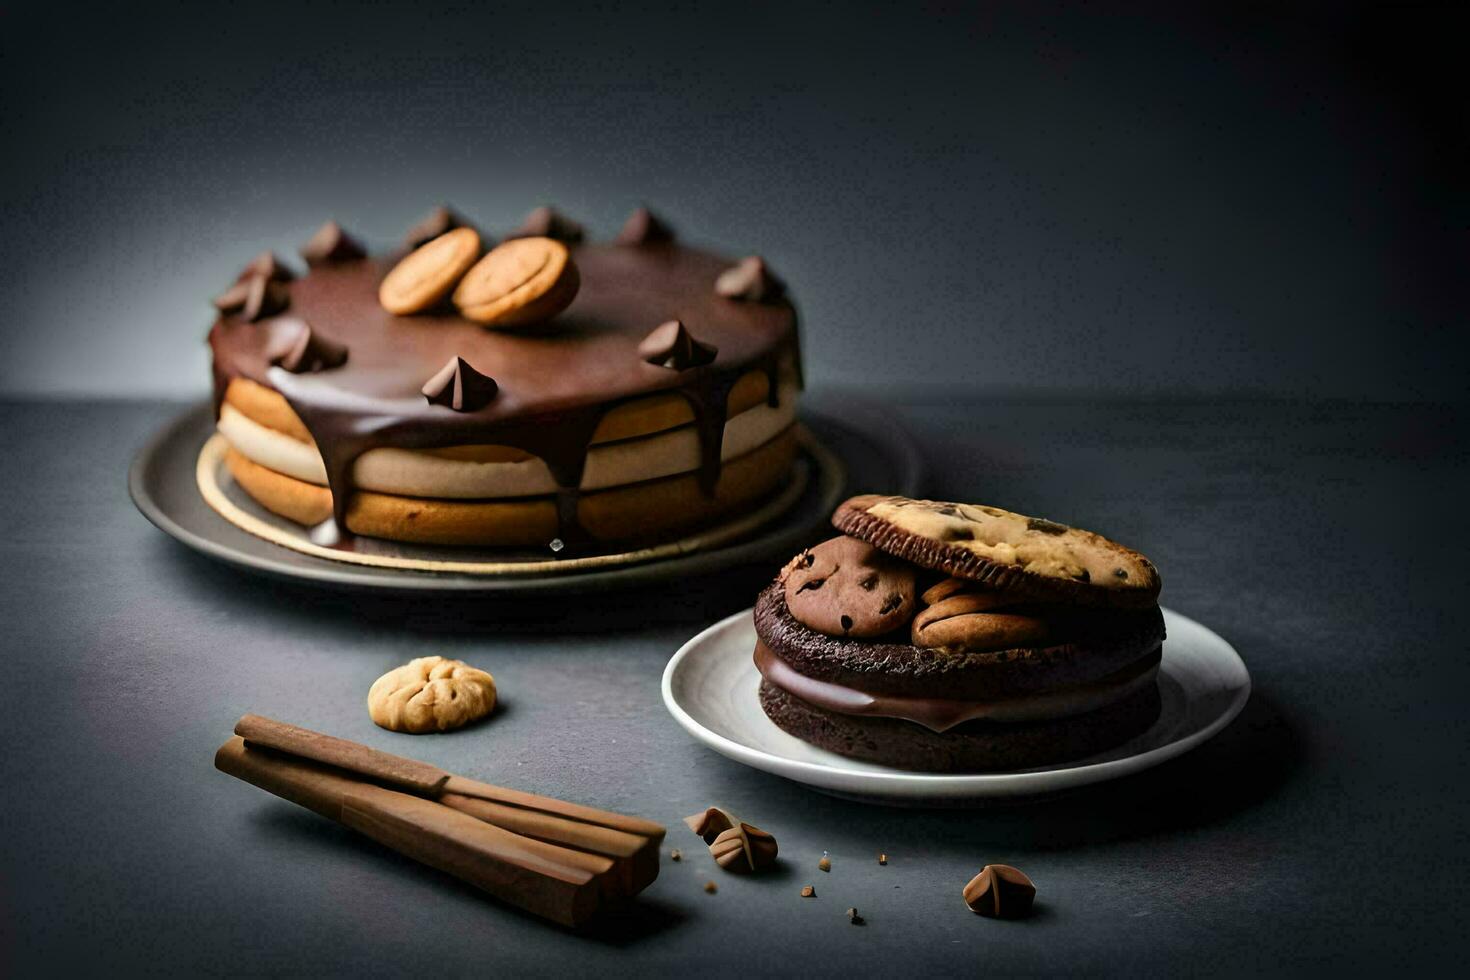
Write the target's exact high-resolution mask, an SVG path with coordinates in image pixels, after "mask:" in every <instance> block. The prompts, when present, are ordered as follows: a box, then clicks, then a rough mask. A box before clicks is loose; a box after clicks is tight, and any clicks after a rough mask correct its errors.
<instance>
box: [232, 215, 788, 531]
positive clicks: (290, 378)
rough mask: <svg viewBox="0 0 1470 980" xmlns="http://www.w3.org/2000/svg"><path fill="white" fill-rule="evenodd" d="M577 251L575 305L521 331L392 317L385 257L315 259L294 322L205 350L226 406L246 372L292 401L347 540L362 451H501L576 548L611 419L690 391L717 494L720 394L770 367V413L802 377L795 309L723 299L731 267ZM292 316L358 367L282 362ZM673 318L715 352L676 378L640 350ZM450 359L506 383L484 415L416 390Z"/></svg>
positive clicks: (683, 254)
mask: <svg viewBox="0 0 1470 980" xmlns="http://www.w3.org/2000/svg"><path fill="white" fill-rule="evenodd" d="M572 257H573V260H574V261H575V262H576V263H577V266H578V268H579V270H580V272H581V277H582V286H581V290H580V291H579V292H578V294H577V297H576V299H575V300H574V301H573V302H572V304H571V306H569V307H568V308H567V309H566V310H564V311H562V312H561V313H559V314H558V315H557V316H556V317H555V318H554V319H553V320H552V321H551V322H550V323H549V324H542V325H538V326H537V329H536V330H535V331H534V332H524V333H517V332H511V331H504V330H487V329H485V328H484V327H482V326H480V325H479V324H477V323H474V322H472V321H470V320H467V319H465V318H463V317H460V316H458V315H456V314H453V313H441V314H427V315H426V314H420V315H415V316H394V315H393V314H391V313H388V312H387V311H385V310H384V309H383V308H382V307H381V306H380V305H379V304H378V298H377V292H378V284H379V283H380V282H381V281H382V279H383V277H384V276H385V275H386V274H387V273H388V271H389V270H390V269H391V268H392V260H391V259H376V258H360V259H350V260H346V261H341V260H339V261H335V262H331V263H329V264H318V265H314V266H313V267H312V268H311V270H310V272H309V273H308V274H307V275H306V276H304V277H302V278H301V279H299V280H297V281H296V282H293V283H291V284H290V285H289V289H290V316H289V317H271V318H267V319H265V320H262V321H261V322H259V323H250V322H247V321H246V320H245V319H244V318H243V317H241V316H240V315H238V314H233V313H229V314H222V315H221V316H220V317H219V318H218V319H217V320H216V321H215V323H214V325H213V327H212V328H211V330H210V332H209V344H210V348H211V350H212V351H213V354H214V383H215V405H216V410H218V407H219V404H220V402H221V400H222V399H223V397H224V390H225V388H226V387H227V386H228V384H229V382H230V381H231V380H232V379H233V378H237V377H239V378H247V379H249V380H251V381H255V382H257V383H259V384H262V385H265V386H266V387H269V388H274V389H275V390H276V391H279V392H280V393H281V394H282V395H283V396H285V398H286V400H287V402H289V403H290V405H291V407H292V408H293V409H294V410H295V411H296V414H297V415H298V416H300V417H301V421H302V423H303V424H304V425H305V426H306V428H307V430H308V431H310V432H311V435H312V438H313V439H314V440H315V441H316V444H317V448H318V449H319V450H320V452H321V454H322V459H323V461H324V462H325V464H326V470H327V483H328V486H329V487H330V489H331V491H332V500H333V506H334V508H335V515H334V516H335V521H336V524H337V527H338V529H339V530H340V531H341V532H342V533H343V537H344V538H345V537H346V533H345V528H346V525H345V523H344V520H343V519H344V516H345V513H346V507H347V503H348V498H349V496H350V493H351V483H350V474H351V472H352V463H353V461H354V460H356V459H357V457H358V456H359V455H361V454H362V453H364V452H366V451H367V450H369V449H374V448H378V447H397V448H405V449H425V448H436V447H444V446H456V445H506V446H513V447H516V448H518V449H522V450H524V451H526V452H529V453H532V454H534V455H536V456H539V457H540V458H541V459H542V460H544V461H545V463H546V465H547V467H548V468H549V469H550V470H551V473H552V475H553V477H554V478H555V479H556V482H557V484H558V486H559V487H560V488H561V489H560V492H559V494H558V506H559V513H560V515H561V538H562V539H563V540H564V541H565V542H566V543H567V544H568V545H573V544H575V543H579V542H581V541H582V540H583V535H582V534H581V533H580V529H579V528H578V527H577V524H576V509H577V499H578V495H577V487H578V486H579V484H580V483H581V479H582V469H583V466H584V464H585V462H586V456H587V450H588V447H589V444H590V442H591V439H592V435H593V433H594V432H595V430H596V429H597V425H598V423H599V422H600V421H601V419H602V416H603V415H604V414H605V413H606V412H607V411H608V410H609V409H610V408H613V407H615V406H617V405H619V404H622V403H624V402H627V401H631V400H634V399H638V398H642V397H647V396H650V395H657V394H660V393H666V392H674V393H678V394H680V395H682V396H683V397H684V398H685V399H686V400H687V401H688V403H689V406H690V408H691V409H692V411H693V415H694V425H695V428H696V431H697V432H698V434H699V438H700V447H701V465H700V471H699V473H700V484H701V486H702V487H703V488H704V490H705V492H706V493H709V492H712V491H713V489H714V486H715V483H716V481H717V480H718V479H719V474H720V447H721V440H722V437H723V434H724V427H725V412H726V398H727V396H728V395H729V392H730V389H731V388H732V387H733V386H734V384H735V382H736V380H738V379H739V378H740V377H741V376H742V375H744V374H746V373H747V372H749V371H752V370H758V371H763V372H764V373H765V374H766V376H767V378H768V380H769V381H770V394H769V401H770V403H771V404H772V405H775V404H776V403H777V401H778V398H779V385H778V383H777V382H778V377H777V372H778V368H779V365H780V363H781V361H782V359H783V358H784V357H789V358H790V359H791V361H792V362H793V363H795V364H796V365H797V367H798V371H799V364H800V361H799V355H798V350H797V328H796V311H795V310H794V308H793V307H792V305H791V304H790V302H788V301H787V300H786V299H784V298H780V299H777V300H774V301H771V302H741V301H737V300H732V299H727V298H725V297H722V296H720V295H718V294H717V293H716V292H715V289H714V283H715V280H716V279H717V278H718V277H719V275H720V273H721V272H722V271H724V270H725V269H727V268H728V267H729V264H730V263H729V260H728V259H723V258H720V257H718V256H714V255H709V254H707V253H704V252H700V251H696V250H694V249H690V248H685V247H683V246H679V245H675V244H672V243H650V244H648V245H645V246H643V247H641V248H627V247H619V246H617V245H611V244H607V245H604V244H590V245H577V246H574V247H573V248H572ZM295 317H299V318H302V319H305V320H307V321H308V322H309V323H310V324H311V329H312V331H313V332H314V333H316V334H317V335H318V336H320V337H321V338H323V339H325V340H329V341H335V342H336V343H338V344H341V345H344V346H346V347H347V348H348V349H350V350H351V352H352V356H351V358H350V359H349V360H348V361H347V362H346V363H344V364H342V365H341V366H339V367H335V368H332V369H330V370H324V371H320V372H318V373H311V374H299V375H298V374H291V373H290V372H288V371H285V370H282V369H281V368H279V367H274V366H272V365H271V363H270V362H271V357H272V355H273V354H276V353H278V352H279V350H280V346H279V345H280V343H281V339H282V338H281V337H280V335H281V334H282V333H283V332H286V331H289V330H291V327H292V326H293V325H292V324H290V323H283V322H280V321H289V320H290V319H291V318H295ZM675 318H677V319H679V320H681V321H683V322H684V323H686V324H688V325H689V326H690V329H691V330H693V331H695V332H696V333H697V334H698V336H699V337H700V338H701V339H703V340H705V341H706V342H708V343H709V344H710V345H712V346H714V347H715V348H717V350H718V355H717V356H716V357H715V358H714V360H713V361H712V362H711V363H709V364H705V365H702V366H699V367H694V368H691V369H689V370H686V371H670V370H668V369H667V368H664V367H660V366H656V365H653V364H649V363H647V362H646V361H644V360H643V359H642V358H641V357H640V356H639V354H638V345H639V343H640V342H641V341H642V340H643V339H644V338H645V336H646V335H647V333H648V330H649V324H651V323H652V324H657V323H660V322H663V321H666V320H669V319H675ZM273 344H274V346H273ZM455 357H463V358H464V359H465V360H466V361H468V362H469V363H471V364H473V365H474V366H475V368H476V369H477V370H478V371H480V372H483V373H484V374H486V375H489V376H490V377H493V378H494V379H495V380H496V381H497V382H498V384H499V391H498V393H497V395H496V397H495V398H494V399H493V400H491V401H489V402H488V403H487V404H486V405H484V406H483V407H481V408H479V409H477V410H475V411H454V410H453V409H451V408H449V407H445V406H440V405H434V404H428V403H426V401H425V398H424V395H423V394H422V388H423V385H424V382H425V379H428V378H431V377H433V376H434V375H435V374H436V373H437V372H439V371H440V370H441V369H442V368H443V367H444V365H445V364H446V363H447V362H448V361H449V360H450V359H451V358H455ZM568 550H569V551H570V550H574V549H570V548H569V549H568Z"/></svg>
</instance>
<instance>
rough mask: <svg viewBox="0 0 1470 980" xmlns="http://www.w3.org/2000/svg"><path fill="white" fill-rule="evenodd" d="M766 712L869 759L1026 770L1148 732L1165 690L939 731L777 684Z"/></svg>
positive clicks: (784, 725) (800, 734)
mask: <svg viewBox="0 0 1470 980" xmlns="http://www.w3.org/2000/svg"><path fill="white" fill-rule="evenodd" d="M760 702H761V709H762V710H763V711H764V712H765V713H766V717H768V718H770V719H771V721H773V722H775V724H776V726H777V727H778V728H780V729H781V730H782V731H785V732H786V733H787V734H789V735H792V736H795V737H796V738H799V739H801V740H802V741H804V742H808V743H810V744H812V745H815V746H817V747H818V748H823V749H826V750H828V751H829V752H836V753H837V754H838V755H844V756H847V757H849V758H853V759H862V760H863V761H865V762H876V763H878V764H880V765H887V766H894V767H895V768H898V769H905V770H912V771H918V772H979V771H987V770H988V771H996V770H1006V769H1026V768H1030V767H1032V766H1044V765H1049V764H1052V763H1056V762H1063V761H1066V760H1070V759H1077V758H1081V757H1084V756H1090V755H1096V754H1097V753H1099V752H1104V751H1106V750H1108V749H1110V748H1113V747H1114V746H1116V745H1119V744H1121V743H1123V742H1126V741H1127V740H1128V739H1130V738H1133V737H1134V736H1136V735H1140V734H1142V733H1143V732H1145V731H1147V730H1148V727H1149V726H1150V725H1152V724H1153V723H1154V721H1155V720H1157V718H1158V717H1159V709H1160V698H1159V686H1158V685H1157V684H1147V685H1145V686H1143V687H1141V688H1139V689H1138V690H1136V691H1134V692H1133V693H1132V694H1130V695H1128V696H1127V697H1125V698H1123V699H1122V700H1120V701H1115V702H1113V703H1112V704H1110V705H1107V706H1106V707H1103V708H1100V709H1098V710H1097V711H1089V712H1087V713H1086V714H1081V715H1073V716H1071V717H1069V718H1061V719H1057V720H1054V721H1035V722H1026V723H1022V724H1014V725H1001V724H996V723H994V722H988V721H971V722H966V723H965V724H963V725H958V726H956V727H954V728H951V729H949V730H948V731H945V732H932V731H930V730H929V729H927V728H924V727H923V726H921V725H916V724H914V723H913V722H909V721H901V720H899V719H896V718H861V717H857V716H854V715H844V714H838V713H837V712H834V711H827V710H825V709H823V708H819V707H817V706H816V705H814V704H810V703H808V702H806V701H803V700H801V699H800V698H798V697H796V696H795V695H792V694H788V693H787V692H785V691H783V690H781V689H780V688H779V687H776V686H774V685H772V684H771V683H769V682H766V681H762V683H761V686H760Z"/></svg>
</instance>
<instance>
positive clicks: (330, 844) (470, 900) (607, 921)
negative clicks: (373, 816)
mask: <svg viewBox="0 0 1470 980" xmlns="http://www.w3.org/2000/svg"><path fill="white" fill-rule="evenodd" d="M252 824H253V827H254V830H255V831H256V832H258V833H259V835H260V840H259V841H258V842H257V843H260V844H263V845H266V846H268V845H269V844H270V843H271V842H272V841H281V842H283V843H287V844H289V845H291V846H294V845H297V844H300V843H301V842H302V841H306V842H307V843H309V844H310V846H311V847H313V848H314V849H318V850H322V851H335V852H337V854H338V855H339V856H340V858H341V859H342V862H343V864H344V866H347V865H358V864H361V865H363V866H368V867H377V868H382V869H389V868H391V869H392V873H393V874H394V875H395V876H399V875H401V876H403V877H404V880H405V884H406V885H407V884H408V883H409V882H410V881H417V882H419V883H423V884H427V885H429V886H431V887H433V888H434V889H435V891H436V893H439V894H442V895H443V896H444V898H445V900H453V901H456V902H459V903H461V904H462V905H463V906H464V907H466V908H468V909H470V910H471V911H473V909H474V908H475V907H477V906H479V907H483V908H484V913H485V914H486V915H495V916H510V917H513V918H516V919H520V920H523V921H525V922H528V923H534V924H535V925H536V926H538V927H542V928H545V929H549V930H552V931H554V932H560V933H564V934H566V935H568V936H575V937H581V938H583V939H588V940H592V941H594V942H598V943H604V944H606V945H609V946H630V945H632V944H634V943H637V942H639V941H640V940H643V939H645V938H648V937H649V936H653V935H657V934H659V933H662V932H664V931H665V930H667V929H670V928H673V927H675V926H677V925H679V924H680V923H682V922H683V921H684V918H685V914H684V913H683V912H681V911H680V910H678V909H676V908H674V907H672V906H669V905H667V904H665V903H663V902H659V901H657V900H651V899H649V898H647V897H640V898H639V899H637V900H635V901H632V902H629V903H627V904H626V905H623V906H619V907H613V908H608V909H606V910H604V911H603V912H601V913H600V914H599V915H597V916H596V917H595V918H594V919H593V921H591V922H588V923H586V924H585V925H583V926H582V927H581V928H578V929H572V928H569V927H567V926H561V925H558V924H556V923H554V922H548V921H547V920H545V919H542V918H540V917H539V916H536V915H532V914H531V913H530V912H525V911H523V910H521V909H518V908H516V907H515V906H513V905H507V904H505V903H504V902H500V901H498V900H496V899H495V898H492V897H490V896H488V895H486V894H485V893H484V892H482V891H480V890H479V889H478V888H475V887H474V886H473V885H469V884H466V883H465V882H463V881H460V880H459V879H458V878H455V877H452V876H450V875H448V874H445V873H444V872H442V871H438V870H436V869H434V868H430V867H428V866H427V865H423V864H420V863H418V862H417V861H414V860H413V859H411V858H408V857H405V856H404V855H402V854H399V853H397V852H396V851H392V850H389V849H388V848H386V847H383V846H381V845H379V844H377V843H376V842H375V841H372V840H369V839H368V838H366V837H363V836H362V835H361V834H358V833H355V832H353V831H351V830H349V829H347V828H346V827H342V826H340V825H338V824H335V823H332V822H331V821H330V820H325V819H323V818H321V817H319V816H317V815H316V814H314V813H309V812H307V811H306V810H303V809H299V808H297V807H295V806H292V805H291V804H289V803H285V802H279V801H271V802H270V803H269V804H267V805H265V806H263V807H261V808H260V809H259V810H258V811H257V812H256V813H255V814H254V816H253V818H252ZM405 907H411V906H410V905H408V904H407V903H406V904H405ZM426 914H429V913H426ZM432 914H439V913H437V912H436V913H432Z"/></svg>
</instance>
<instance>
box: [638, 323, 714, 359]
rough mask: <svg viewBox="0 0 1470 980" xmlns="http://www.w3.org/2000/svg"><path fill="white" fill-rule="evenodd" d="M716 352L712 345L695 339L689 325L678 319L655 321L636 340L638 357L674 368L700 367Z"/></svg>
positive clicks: (712, 357)
mask: <svg viewBox="0 0 1470 980" xmlns="http://www.w3.org/2000/svg"><path fill="white" fill-rule="evenodd" d="M718 353H719V351H718V350H717V349H716V348H715V347H713V346H711V345H709V344H705V343H701V342H700V341H698V340H695V339H694V335H693V334H691V333H690V332H689V328H688V327H686V326H684V324H683V323H682V322H681V321H679V320H668V321H666V322H664V323H661V324H659V325H658V326H656V327H654V328H653V329H652V330H650V331H649V332H648V336H647V337H644V338H643V340H642V342H641V343H639V344H638V356H639V357H641V358H643V359H644V360H645V361H647V362H648V363H649V364H654V365H657V366H658V367H666V368H672V369H673V370H675V371H687V370H688V369H689V368H694V367H703V366H704V365H706V364H709V363H710V362H712V361H713V360H714V359H715V355H716V354H718Z"/></svg>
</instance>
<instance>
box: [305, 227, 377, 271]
mask: <svg viewBox="0 0 1470 980" xmlns="http://www.w3.org/2000/svg"><path fill="white" fill-rule="evenodd" d="M366 255H367V249H365V248H363V247H362V243H361V242H359V241H358V240H357V239H355V238H353V237H352V236H351V235H349V234H347V232H345V231H343V230H342V226H341V225H339V224H337V222H335V221H328V222H327V223H326V224H324V225H322V226H321V227H320V228H318V229H317V230H316V233H315V234H313V235H312V236H311V238H310V239H308V240H307V242H306V244H305V245H303V246H301V257H302V258H303V259H305V260H306V264H307V265H328V264H330V263H333V262H348V261H351V260H352V259H360V258H364V257H365V256H366Z"/></svg>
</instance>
